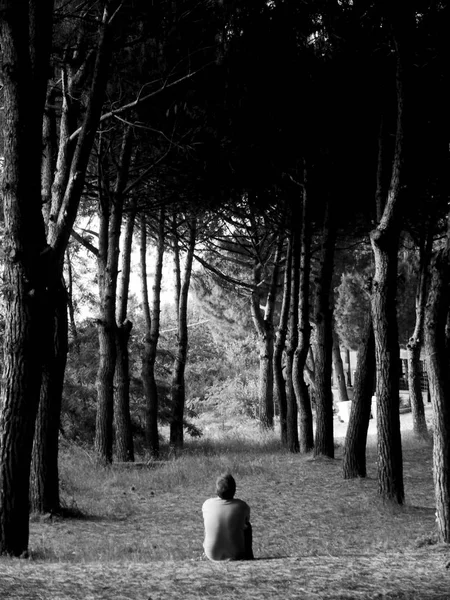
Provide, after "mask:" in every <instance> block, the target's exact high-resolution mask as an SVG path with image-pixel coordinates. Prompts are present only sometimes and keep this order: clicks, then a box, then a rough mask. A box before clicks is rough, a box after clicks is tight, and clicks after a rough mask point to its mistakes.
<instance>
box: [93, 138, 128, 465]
mask: <svg viewBox="0 0 450 600" xmlns="http://www.w3.org/2000/svg"><path fill="white" fill-rule="evenodd" d="M131 139H132V137H131V128H130V127H126V129H125V130H124V132H123V137H122V145H121V149H120V157H119V163H118V169H117V176H116V181H115V184H114V189H113V190H111V191H110V190H109V189H108V186H109V182H108V181H104V180H103V179H102V174H103V172H104V169H103V168H102V166H101V165H100V164H99V166H98V174H99V186H98V187H99V207H98V208H99V219H100V232H99V238H98V239H99V247H98V256H97V266H98V283H99V293H100V307H99V310H100V318H99V319H98V320H97V329H98V335H99V349H100V353H99V365H98V370H97V380H96V386H97V415H96V423H95V425H96V429H95V450H96V452H97V458H98V460H99V461H100V462H101V463H111V462H112V459H113V421H114V404H115V402H114V400H115V393H114V392H115V390H114V380H115V375H116V367H117V346H118V340H119V334H118V332H117V323H116V309H117V279H118V273H119V255H120V233H121V228H122V217H123V207H124V189H125V184H126V182H127V180H128V173H129V166H130V155H131ZM99 148H100V150H99V156H100V159H101V158H102V144H101V140H100V144H99ZM104 188H106V189H105V191H104ZM126 243H128V245H129V248H128V249H127V248H125V250H126V251H128V255H126V256H125V258H124V260H125V271H127V270H129V265H127V261H129V260H130V252H131V240H127V241H126ZM124 277H125V279H124V281H123V287H122V290H121V292H122V305H121V306H120V307H119V311H118V316H119V319H120V321H121V325H122V324H123V323H124V320H125V316H126V307H127V302H126V300H127V298H128V281H127V279H129V277H128V275H127V273H126V272H125V273H124ZM130 330H131V327H129V325H125V326H124V329H123V330H122V331H121V333H120V335H121V336H122V337H121V339H120V341H121V342H123V343H126V344H128V336H129V333H130ZM123 336H125V337H123ZM121 349H122V350H124V348H123V344H122V347H121ZM121 367H122V369H126V371H127V372H126V373H124V372H123V371H122V372H119V377H120V384H121V385H122V386H124V387H125V389H124V387H122V389H121V390H119V391H120V392H121V396H120V397H119V403H121V405H120V409H121V412H120V414H119V424H120V425H123V426H124V427H125V430H124V431H122V432H120V441H121V443H122V456H123V455H126V456H128V457H130V450H131V448H130V445H129V444H130V437H131V424H130V421H129V419H130V415H129V412H130V411H129V382H128V379H129V374H128V356H125V355H122V363H121ZM125 380H126V381H125Z"/></svg>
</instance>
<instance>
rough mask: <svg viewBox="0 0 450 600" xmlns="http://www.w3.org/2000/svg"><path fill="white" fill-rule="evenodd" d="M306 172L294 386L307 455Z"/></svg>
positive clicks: (310, 422) (308, 252) (309, 421)
mask: <svg viewBox="0 0 450 600" xmlns="http://www.w3.org/2000/svg"><path fill="white" fill-rule="evenodd" d="M306 185H307V181H306V169H305V170H304V181H303V197H302V232H301V242H300V244H301V246H300V264H299V269H300V272H299V295H298V326H297V329H298V339H297V348H296V349H295V352H294V360H293V374H292V377H293V383H294V390H295V396H296V400H297V405H298V415H299V449H300V452H301V453H303V454H304V453H306V452H309V451H310V450H312V449H313V447H314V430H313V417H312V408H311V399H310V397H309V393H308V386H307V385H306V381H305V366H306V359H307V357H308V352H309V348H310V339H311V326H310V323H309V291H310V274H311V238H310V236H311V233H310V228H311V223H310V219H309V205H308V197H307V188H306Z"/></svg>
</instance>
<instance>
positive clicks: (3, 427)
mask: <svg viewBox="0 0 450 600" xmlns="http://www.w3.org/2000/svg"><path fill="white" fill-rule="evenodd" d="M27 8H28V7H27ZM52 18H53V2H52V1H50V0H42V2H39V3H35V5H34V10H24V7H23V3H19V2H16V1H15V0H5V1H4V2H2V6H1V11H0V47H1V55H2V56H1V59H2V60H1V63H2V64H1V68H2V96H3V107H4V122H3V140H4V149H3V173H2V190H1V191H2V198H3V214H4V236H3V242H2V246H3V248H2V250H3V252H4V256H3V265H4V268H3V274H2V288H3V302H4V319H5V333H4V342H3V343H4V353H3V361H4V364H3V378H2V388H1V397H0V406H1V415H0V554H8V555H14V556H20V555H22V554H24V553H26V552H27V550H28V535H29V478H30V466H31V453H32V445H33V435H34V430H35V421H36V414H37V409H38V404H39V393H40V385H41V365H42V362H41V341H42V337H43V335H44V334H45V328H44V327H42V321H43V320H42V316H43V315H42V313H43V308H45V306H46V305H47V301H48V297H47V296H48V294H47V289H46V288H47V285H48V275H49V273H50V272H51V267H52V265H51V261H50V254H49V253H48V252H47V247H46V239H45V229H44V221H43V217H42V210H41V209H42V198H41V157H42V123H43V113H44V104H45V98H46V86H47V77H48V69H49V56H50V47H51V38H52Z"/></svg>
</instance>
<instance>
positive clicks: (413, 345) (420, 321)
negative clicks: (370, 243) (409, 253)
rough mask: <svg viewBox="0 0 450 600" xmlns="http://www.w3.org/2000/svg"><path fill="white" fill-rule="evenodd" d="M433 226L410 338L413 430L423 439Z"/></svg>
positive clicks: (425, 433)
mask: <svg viewBox="0 0 450 600" xmlns="http://www.w3.org/2000/svg"><path fill="white" fill-rule="evenodd" d="M432 238H433V236H432V232H431V228H430V231H429V232H428V234H427V241H426V243H425V244H422V245H421V248H420V271H419V281H418V285H417V293H416V322H415V326H414V333H413V334H412V336H411V337H410V338H409V340H408V344H407V351H408V389H409V399H410V402H411V412H412V418H413V432H414V434H415V435H416V436H417V437H419V438H423V439H428V428H427V422H426V419H425V409H424V404H423V396H422V385H421V380H422V369H421V364H420V351H421V349H422V347H423V340H422V335H423V326H424V319H425V304H426V290H427V279H428V266H429V263H430V255H431V246H432Z"/></svg>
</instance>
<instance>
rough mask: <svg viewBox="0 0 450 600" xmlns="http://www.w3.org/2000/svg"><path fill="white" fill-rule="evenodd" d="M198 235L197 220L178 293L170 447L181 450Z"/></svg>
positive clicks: (191, 231) (191, 233)
mask: <svg viewBox="0 0 450 600" xmlns="http://www.w3.org/2000/svg"><path fill="white" fill-rule="evenodd" d="M196 235H197V223H196V220H195V218H193V219H192V220H191V221H190V222H189V241H188V248H187V252H186V257H185V266H184V271H183V278H182V281H180V283H181V286H180V288H179V293H178V292H177V297H178V303H177V305H176V306H177V321H178V339H177V348H176V350H175V360H174V365H173V371H172V381H171V393H170V396H171V408H172V415H171V422H170V445H171V446H172V447H173V448H176V449H181V448H182V447H183V443H184V435H183V433H184V432H183V429H184V405H185V380H184V372H185V368H186V359H187V351H188V328H187V307H188V294H189V286H190V282H191V272H192V261H193V258H194V250H195V243H196Z"/></svg>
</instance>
